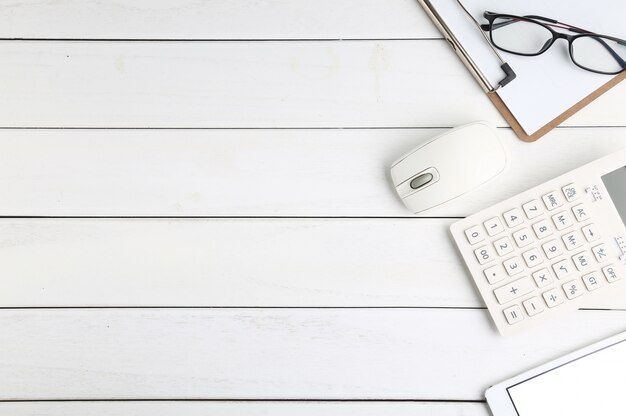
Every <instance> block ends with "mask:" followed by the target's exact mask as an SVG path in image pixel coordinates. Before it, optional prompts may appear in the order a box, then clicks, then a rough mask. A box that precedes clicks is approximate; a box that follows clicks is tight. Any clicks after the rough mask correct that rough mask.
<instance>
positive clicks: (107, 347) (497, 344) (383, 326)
mask: <svg viewBox="0 0 626 416" xmlns="http://www.w3.org/2000/svg"><path fill="white" fill-rule="evenodd" d="M624 322H626V311H578V312H575V313H573V314H570V315H568V316H567V317H565V318H564V319H561V320H559V321H558V322H557V321H552V322H551V323H549V324H547V325H545V326H541V327H539V328H536V329H533V330H530V331H527V332H525V333H524V336H520V337H511V338H502V337H500V336H499V335H497V334H496V333H495V331H494V330H493V329H492V327H491V326H490V324H489V322H488V319H487V317H486V313H485V311H483V310H458V309H149V310H146V309H123V310H119V309H72V310H63V309H57V310H40V309H39V310H32V309H31V310H10V309H5V310H1V311H0V327H2V341H3V342H2V343H1V344H0V356H1V357H2V360H1V362H0V387H1V388H0V399H2V400H7V399H8V400H15V399H25V400H33V399H43V400H46V399H112V398H115V399H135V398H143V399H154V398H161V399H164V398H169V399H259V398H263V399H327V400H331V399H372V400H383V399H400V400H403V399H409V400H480V399H482V397H483V393H484V390H485V389H486V388H487V387H488V386H489V385H491V384H492V383H494V382H497V381H499V380H502V379H505V378H507V377H509V376H512V375H514V374H516V373H518V372H521V371H523V370H525V369H528V368H529V367H532V366H535V365H538V364H540V363H542V362H545V361H547V360H549V359H553V358H556V357H557V356H559V355H562V354H564V353H566V352H569V351H571V350H574V349H576V348H579V347H582V346H584V345H586V344H589V343H592V342H594V341H597V340H599V339H602V338H604V337H607V336H610V335H613V334H615V333H618V332H620V331H622V330H623V329H624Z"/></svg>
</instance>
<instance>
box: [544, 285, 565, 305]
mask: <svg viewBox="0 0 626 416" xmlns="http://www.w3.org/2000/svg"><path fill="white" fill-rule="evenodd" d="M542 296H543V300H545V301H546V305H548V308H554V307H555V306H558V305H560V304H561V303H563V300H564V299H563V295H562V294H561V292H559V290H558V289H557V288H554V289H551V290H548V291H547V292H545V293H543V295H542Z"/></svg>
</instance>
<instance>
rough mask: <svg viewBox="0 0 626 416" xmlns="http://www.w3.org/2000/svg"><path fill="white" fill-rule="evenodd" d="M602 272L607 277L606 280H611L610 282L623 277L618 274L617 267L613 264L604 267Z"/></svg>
mask: <svg viewBox="0 0 626 416" xmlns="http://www.w3.org/2000/svg"><path fill="white" fill-rule="evenodd" d="M602 273H603V274H604V277H606V280H608V281H609V283H613V282H617V281H618V280H619V279H621V277H622V276H620V275H619V274H617V270H615V267H613V265H610V266H606V267H603V268H602Z"/></svg>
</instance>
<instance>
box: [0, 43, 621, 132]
mask: <svg viewBox="0 0 626 416" xmlns="http://www.w3.org/2000/svg"><path fill="white" fill-rule="evenodd" d="M0 55H1V56H2V57H3V62H4V64H3V65H2V66H1V67H0V76H2V78H3V79H5V80H6V82H4V83H2V84H0V94H1V95H2V96H3V100H2V101H1V102H0V126H3V127H186V128H189V127H212V128H215V127H352V126H357V127H381V126H420V125H427V126H447V125H449V124H450V123H453V122H456V121H460V120H463V121H471V120H475V119H481V118H485V119H489V120H492V121H494V122H497V123H499V124H500V125H503V121H502V118H501V117H500V115H499V113H498V112H497V111H496V110H495V108H494V107H493V106H492V105H491V102H490V101H489V100H488V99H487V97H486V96H485V95H484V94H483V93H482V92H481V90H480V88H479V87H478V84H477V83H476V82H475V81H474V80H473V79H472V77H471V76H470V75H469V73H468V71H467V70H466V69H465V67H464V66H463V65H462V64H461V62H460V61H459V60H458V59H457V57H456V56H455V55H454V54H453V53H452V52H451V51H450V50H449V48H448V46H447V44H446V43H445V42H444V41H442V40H433V41H345V42H131V43H128V42H32V41H30V42H0ZM425 57H427V59H426V58H425ZM442 79H445V82H442ZM614 104H616V105H617V104H619V102H616V103H614ZM606 108H607V109H608V108H609V107H608V106H607V107H606ZM612 112H613V113H614V114H622V115H623V110H621V109H619V107H618V108H615V109H614V110H612ZM451 114H452V115H455V114H456V116H454V117H450V115H451ZM620 121H623V120H620Z"/></svg>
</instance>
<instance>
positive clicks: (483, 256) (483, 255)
mask: <svg viewBox="0 0 626 416" xmlns="http://www.w3.org/2000/svg"><path fill="white" fill-rule="evenodd" d="M474 254H475V255H476V259H477V260H478V263H480V264H486V263H489V262H490V261H492V260H493V259H494V258H495V257H496V256H495V253H494V252H493V249H492V248H491V247H489V246H483V247H481V248H477V249H476V250H474Z"/></svg>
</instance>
